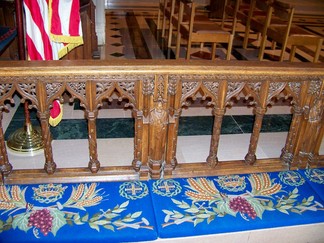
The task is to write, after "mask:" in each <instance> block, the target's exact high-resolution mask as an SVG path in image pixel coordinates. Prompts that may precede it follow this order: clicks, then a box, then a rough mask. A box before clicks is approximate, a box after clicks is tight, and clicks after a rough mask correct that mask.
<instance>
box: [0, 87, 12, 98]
mask: <svg viewBox="0 0 324 243" xmlns="http://www.w3.org/2000/svg"><path fill="white" fill-rule="evenodd" d="M11 88H12V84H0V99H1V98H2V97H3V96H4V95H6V94H7V93H8V92H9V91H10V90H11Z"/></svg>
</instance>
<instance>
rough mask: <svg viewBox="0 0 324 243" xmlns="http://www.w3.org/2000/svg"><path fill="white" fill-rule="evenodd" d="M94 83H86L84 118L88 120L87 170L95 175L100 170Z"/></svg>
mask: <svg viewBox="0 0 324 243" xmlns="http://www.w3.org/2000/svg"><path fill="white" fill-rule="evenodd" d="M95 97H96V83H95V82H91V81H87V82H86V99H87V104H88V107H87V108H86V112H85V113H86V118H87V120H88V142H89V155H90V160H89V164H88V168H89V170H90V171H91V172H92V173H97V172H98V170H99V169H100V162H99V160H98V151H97V128H96V120H97V117H98V109H97V107H96V100H95Z"/></svg>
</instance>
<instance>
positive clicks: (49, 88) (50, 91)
mask: <svg viewBox="0 0 324 243" xmlns="http://www.w3.org/2000/svg"><path fill="white" fill-rule="evenodd" d="M63 88H64V85H63V83H47V84H46V93H47V100H49V99H50V98H51V97H53V96H55V95H56V94H58V93H63V90H62V89H63Z"/></svg>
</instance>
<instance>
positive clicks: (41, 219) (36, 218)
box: [28, 208, 53, 236]
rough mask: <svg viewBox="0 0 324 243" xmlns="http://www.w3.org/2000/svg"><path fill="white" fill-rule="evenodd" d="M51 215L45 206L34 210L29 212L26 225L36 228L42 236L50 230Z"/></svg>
mask: <svg viewBox="0 0 324 243" xmlns="http://www.w3.org/2000/svg"><path fill="white" fill-rule="evenodd" d="M52 221H53V217H52V215H51V213H50V211H49V210H48V209H46V208H44V209H42V210H36V211H35V212H33V213H31V214H30V216H29V219H28V227H32V226H34V227H36V228H38V229H39V230H40V231H41V232H42V234H43V235H44V236H47V235H48V233H49V232H50V231H51V230H52Z"/></svg>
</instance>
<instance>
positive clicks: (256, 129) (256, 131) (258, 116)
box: [245, 107, 267, 165]
mask: <svg viewBox="0 0 324 243" xmlns="http://www.w3.org/2000/svg"><path fill="white" fill-rule="evenodd" d="M266 111H267V109H265V108H261V107H257V108H256V109H255V121H254V125H253V132H252V134H251V138H250V145H249V152H248V153H247V155H246V156H245V163H246V164H249V165H253V164H254V163H255V161H256V155H255V153H256V149H257V146H258V140H259V137H260V131H261V127H262V120H263V117H264V114H265V113H266Z"/></svg>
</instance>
